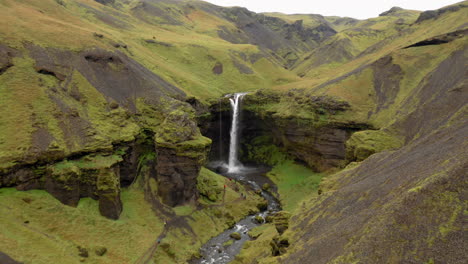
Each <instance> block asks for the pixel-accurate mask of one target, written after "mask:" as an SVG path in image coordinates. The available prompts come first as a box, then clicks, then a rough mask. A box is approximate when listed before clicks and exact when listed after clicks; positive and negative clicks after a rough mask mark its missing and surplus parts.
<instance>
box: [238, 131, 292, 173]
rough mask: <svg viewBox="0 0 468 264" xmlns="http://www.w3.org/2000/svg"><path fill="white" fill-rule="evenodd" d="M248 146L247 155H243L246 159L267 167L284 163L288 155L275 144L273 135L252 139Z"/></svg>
mask: <svg viewBox="0 0 468 264" xmlns="http://www.w3.org/2000/svg"><path fill="white" fill-rule="evenodd" d="M244 145H245V146H246V150H247V153H243V155H242V156H244V157H245V158H244V159H248V160H252V161H255V162H259V163H262V164H267V165H271V166H272V165H275V164H279V163H282V162H284V161H285V160H286V159H287V158H288V155H287V154H286V153H284V152H283V151H282V150H281V149H280V148H279V147H278V146H276V145H275V144H274V143H273V138H272V136H271V135H262V136H258V137H255V138H254V139H252V140H251V141H250V142H249V144H244Z"/></svg>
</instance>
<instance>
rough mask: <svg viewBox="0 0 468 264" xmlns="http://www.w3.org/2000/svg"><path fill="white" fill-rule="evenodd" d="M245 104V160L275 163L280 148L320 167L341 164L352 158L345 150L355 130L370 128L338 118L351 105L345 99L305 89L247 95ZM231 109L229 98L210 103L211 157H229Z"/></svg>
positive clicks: (243, 141) (316, 167) (243, 136)
mask: <svg viewBox="0 0 468 264" xmlns="http://www.w3.org/2000/svg"><path fill="white" fill-rule="evenodd" d="M283 99H284V100H283ZM286 102H287V103H286ZM242 109H243V113H242V122H241V123H242V126H243V130H242V136H241V149H240V152H241V153H240V154H241V159H242V160H243V162H246V163H249V162H254V163H255V162H260V163H266V164H270V163H271V164H270V165H273V164H274V161H275V160H276V159H277V158H276V157H274V156H275V155H277V154H278V155H280V154H279V153H277V152H278V151H280V152H285V153H287V154H288V155H291V157H292V158H294V159H297V160H299V161H302V162H305V163H306V164H307V165H308V166H310V167H311V168H313V169H315V170H317V171H327V170H330V169H334V168H338V167H342V166H344V165H345V164H346V163H347V162H348V161H350V160H353V159H354V157H353V156H352V155H351V156H350V155H349V154H348V155H347V150H346V141H347V140H348V139H349V138H350V137H351V135H352V134H353V133H354V132H356V131H360V130H368V129H372V126H371V125H370V124H367V123H364V122H355V121H351V120H349V121H347V120H346V119H340V118H338V117H337V116H342V115H344V113H346V112H347V111H348V110H349V109H350V105H349V104H348V103H347V102H345V101H342V100H338V99H336V98H332V97H328V96H311V95H307V94H304V92H303V91H301V90H297V91H294V90H293V91H290V92H288V93H286V94H281V93H273V92H267V91H258V92H256V93H254V94H249V95H247V96H246V97H245V98H244V101H243V106H242ZM229 111H230V110H229V105H228V102H227V101H226V100H225V99H221V100H220V101H219V102H216V103H214V104H213V105H212V106H211V112H212V113H213V114H212V120H211V127H210V128H209V129H207V130H205V132H206V134H207V135H208V137H210V138H212V139H213V148H212V149H213V151H212V154H211V155H212V157H221V158H226V157H223V156H222V153H227V152H226V149H225V146H227V145H229V144H228V140H229V139H228V138H229V130H228V129H229V125H226V124H229V123H230V117H229ZM223 124H224V125H223ZM220 131H221V136H220ZM370 154H372V153H370ZM370 154H368V155H370ZM361 156H362V155H361Z"/></svg>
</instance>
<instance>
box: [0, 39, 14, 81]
mask: <svg viewBox="0 0 468 264" xmlns="http://www.w3.org/2000/svg"><path fill="white" fill-rule="evenodd" d="M15 53H16V52H15V50H13V49H11V48H9V47H6V46H3V45H1V44H0V75H1V74H3V73H4V72H5V71H6V70H8V68H10V67H12V66H13V61H12V58H13V57H14V56H15Z"/></svg>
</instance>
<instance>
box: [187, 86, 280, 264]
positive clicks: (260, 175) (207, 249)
mask: <svg viewBox="0 0 468 264" xmlns="http://www.w3.org/2000/svg"><path fill="white" fill-rule="evenodd" d="M244 95H246V93H236V94H234V95H228V97H232V98H229V100H230V102H231V110H232V111H231V112H232V124H231V132H230V144H229V158H228V163H227V164H226V163H224V162H223V161H214V162H211V163H210V164H209V168H211V169H213V170H216V171H224V172H225V173H222V175H223V176H225V177H226V178H228V179H229V180H230V181H232V180H233V181H237V182H240V183H242V184H243V185H245V186H246V187H247V188H249V189H253V190H255V191H256V192H258V193H259V194H261V196H262V197H263V198H265V200H266V201H267V204H268V206H267V208H266V210H263V211H261V212H259V213H257V214H256V215H250V216H248V217H246V218H244V219H242V220H241V221H239V222H237V223H236V224H235V225H234V227H233V228H230V229H228V230H225V231H224V232H223V233H221V234H219V235H218V236H216V237H214V238H212V239H210V240H209V241H208V242H207V243H206V244H205V245H203V246H202V248H201V249H200V253H201V255H202V258H200V259H197V260H194V261H193V262H192V263H194V264H195V263H201V264H214V263H216V264H218V263H221V264H222V263H229V262H230V261H232V260H233V259H234V258H235V256H236V255H237V254H239V252H240V251H241V249H242V246H243V245H244V243H245V242H246V241H249V240H251V238H250V237H249V235H248V232H249V231H250V230H252V229H253V228H255V227H257V226H259V225H261V224H263V223H264V221H265V220H263V222H259V221H258V220H256V218H257V219H258V216H261V218H263V219H265V217H266V216H267V215H268V214H270V213H273V212H277V211H279V210H281V205H280V203H279V201H278V200H277V199H276V198H275V197H274V196H273V195H272V194H271V193H269V192H267V191H265V190H262V188H261V186H263V185H264V184H268V185H269V186H272V188H270V190H272V191H276V186H275V185H274V184H273V182H272V181H271V180H270V179H268V178H267V177H266V176H265V174H266V173H267V172H268V171H269V170H270V169H269V168H268V167H264V166H258V167H245V166H243V165H242V164H241V163H240V161H239V160H238V156H237V155H238V147H239V146H238V141H239V138H238V137H239V135H240V134H241V133H240V132H241V131H240V130H241V126H240V123H241V120H240V112H241V102H242V98H243V96H244ZM235 232H236V233H239V234H240V239H234V238H231V236H230V235H231V234H232V233H235ZM230 240H233V242H232V243H228V242H229V241H230Z"/></svg>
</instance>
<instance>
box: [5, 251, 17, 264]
mask: <svg viewBox="0 0 468 264" xmlns="http://www.w3.org/2000/svg"><path fill="white" fill-rule="evenodd" d="M0 263H2V264H22V262H17V261H16V260H14V259H12V258H11V257H10V256H8V255H7V254H5V253H3V252H0Z"/></svg>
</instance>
